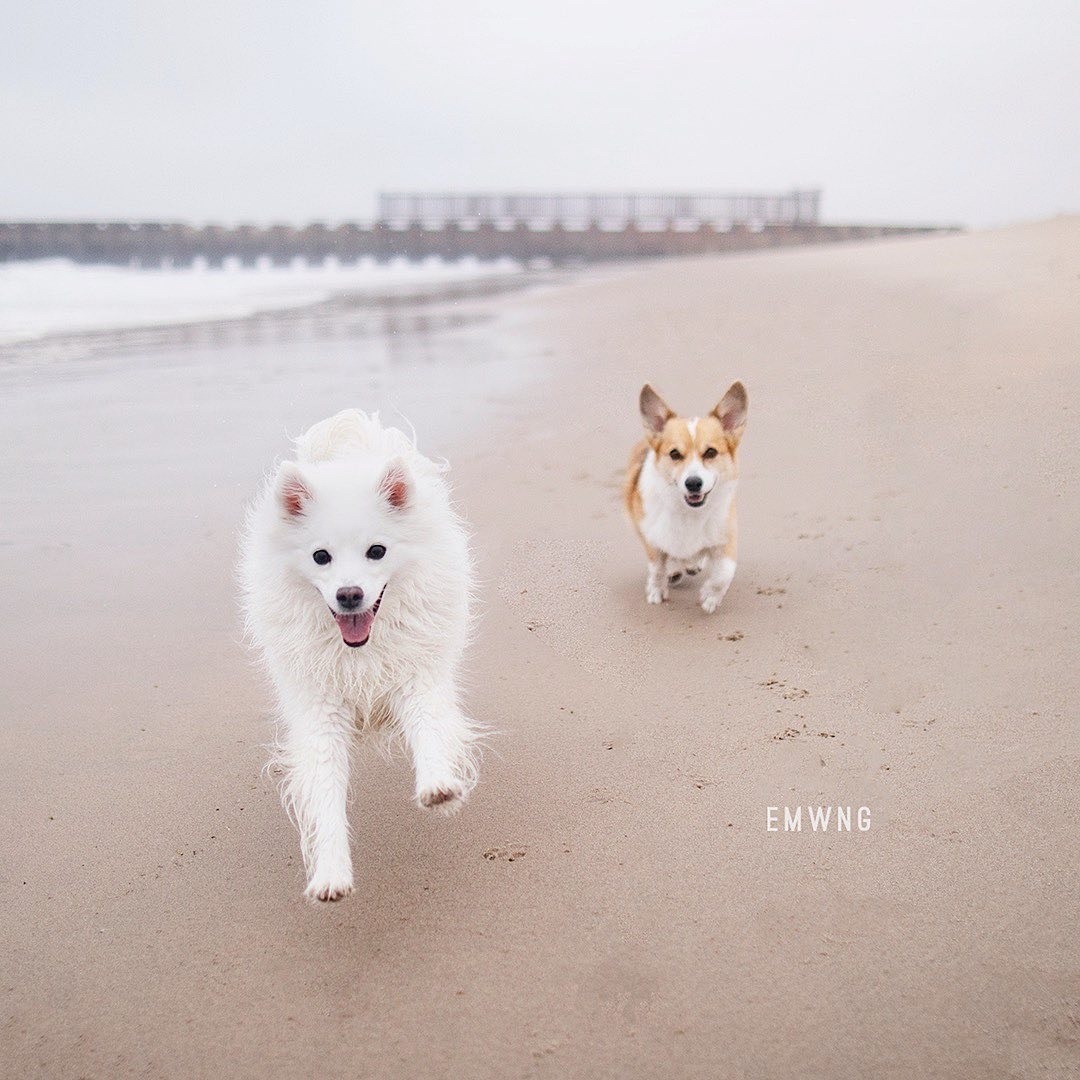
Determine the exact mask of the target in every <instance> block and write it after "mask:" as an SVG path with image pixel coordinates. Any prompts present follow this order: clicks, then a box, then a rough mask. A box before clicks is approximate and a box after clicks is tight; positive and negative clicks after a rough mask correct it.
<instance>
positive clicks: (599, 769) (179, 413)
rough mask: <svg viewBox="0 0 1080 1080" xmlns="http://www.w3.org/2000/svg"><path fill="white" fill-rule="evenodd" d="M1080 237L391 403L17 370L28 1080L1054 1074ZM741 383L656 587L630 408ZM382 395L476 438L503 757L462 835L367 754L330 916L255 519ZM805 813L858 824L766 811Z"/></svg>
mask: <svg viewBox="0 0 1080 1080" xmlns="http://www.w3.org/2000/svg"><path fill="white" fill-rule="evenodd" d="M1078 253H1080V222H1078V221H1077V220H1073V219H1066V220H1058V221H1053V222H1049V223H1044V224H1038V225H1032V226H1023V227H1016V228H1011V229H1005V230H1001V231H997V232H986V233H980V234H972V235H967V236H955V237H941V238H932V239H918V240H907V241H894V242H887V243H878V244H874V245H864V246H850V247H837V248H829V249H825V248H818V249H808V250H802V251H793V252H772V253H764V254H755V255H747V256H738V257H729V258H709V259H702V260H694V261H684V262H672V263H666V264H657V265H651V266H645V267H641V268H638V269H634V270H632V271H629V272H625V273H620V274H618V275H616V276H613V277H611V278H609V279H607V280H599V281H591V282H586V283H579V284H576V285H568V286H565V287H557V288H553V289H546V290H543V291H541V292H537V293H533V294H527V295H524V296H522V295H518V296H515V297H513V298H506V299H504V300H502V301H501V302H497V303H496V305H495V312H496V318H495V321H494V323H492V324H491V325H490V326H489V327H488V328H487V329H475V328H474V329H473V330H471V331H470V332H469V334H467V335H466V336H465V337H461V336H458V337H456V338H455V337H454V336H453V333H454V332H450V335H449V336H446V335H444V336H443V337H442V338H439V337H438V335H435V337H429V338H422V340H423V341H425V342H426V344H424V345H423V347H417V346H413V347H412V348H413V351H412V353H410V355H409V357H408V358H407V360H408V362H407V363H406V362H405V361H402V363H401V364H398V365H397V366H395V365H396V364H397V361H396V360H395V359H394V356H392V355H391V356H389V359H387V357H386V356H384V357H383V358H382V362H381V366H379V365H376V368H377V371H376V374H375V376H373V377H372V378H373V380H374V381H372V379H368V380H367V381H364V379H365V378H366V376H364V377H363V378H362V377H361V373H358V372H357V371H355V370H354V366H355V360H354V357H355V355H356V351H355V347H354V345H355V343H351V342H350V341H349V340H347V337H346V338H345V339H343V340H341V341H337V342H334V341H330V342H328V341H326V340H321V341H309V340H307V339H306V338H305V337H304V336H303V335H300V337H299V339H295V338H293V339H288V340H284V341H283V342H279V343H277V344H275V343H269V344H268V345H264V347H263V348H262V349H261V351H258V352H257V353H255V354H253V353H251V352H250V351H248V352H246V353H245V352H243V350H237V349H233V348H232V347H231V346H230V345H228V344H225V345H221V344H220V343H218V344H215V343H213V342H211V343H210V344H207V343H205V342H204V343H202V344H200V345H197V346H189V347H185V348H177V349H176V350H174V352H172V353H169V354H166V355H161V354H152V355H149V356H147V357H141V356H136V357H130V358H128V359H127V360H123V359H121V360H119V361H114V360H109V361H108V362H106V361H101V360H93V361H87V362H83V363H81V364H80V363H72V362H66V363H57V364H54V365H51V366H49V367H47V368H45V369H40V370H39V369H38V368H33V369H28V370H25V371H16V372H14V373H13V372H12V371H11V370H7V371H5V372H4V374H3V380H4V401H5V402H6V404H4V405H3V406H2V410H3V418H4V422H5V430H6V431H12V432H14V435H13V436H11V437H9V436H5V442H7V443H8V444H9V451H10V450H11V444H12V442H13V443H14V450H13V451H12V452H11V454H10V455H9V457H8V461H7V465H6V467H5V476H4V479H3V481H2V484H3V491H4V493H5V502H6V509H5V512H4V518H3V520H2V522H0V545H2V546H0V584H2V585H3V589H4V596H5V611H4V618H3V624H2V627H0V647H2V649H3V655H4V658H5V662H4V670H3V685H2V693H3V698H2V704H3V721H2V722H3V730H4V736H5V739H4V744H5V750H4V755H5V781H4V784H3V793H2V800H0V809H2V812H3V816H4V821H5V824H6V827H5V830H4V835H3V848H2V851H0V854H2V863H0V866H2V872H0V873H2V881H0V889H2V905H3V907H2V923H3V926H2V933H3V938H4V941H3V945H4V965H3V983H2V987H3V994H4V1009H3V1027H2V1049H3V1056H4V1059H5V1072H6V1073H7V1074H8V1075H12V1076H28V1075H38V1074H41V1075H49V1076H71V1077H99V1076H100V1077H115V1076H127V1075H139V1076H177V1077H180V1076H185V1077H186V1076H226V1075H228V1076H237V1077H247V1076H270V1075H280V1076H297V1077H305V1076H314V1075H319V1076H343V1077H344V1076H349V1077H357V1076H379V1077H399V1076H400V1077H405V1076H426V1077H467V1078H477V1077H493V1078H494V1077H499V1078H505V1077H553V1078H556V1077H558V1078H561V1077H651V1076H656V1077H712V1078H721V1077H747V1078H758V1077H785V1076H800V1077H843V1078H848V1077H851V1078H855V1077H869V1076H872V1077H876V1078H893V1077H896V1078H899V1077H915V1076H940V1077H1029V1076H1030V1077H1035V1076H1051V1077H1058V1076H1064V1075H1072V1074H1074V1073H1075V1072H1076V1070H1077V1069H1080V931H1078V914H1080V912H1078V893H1080V890H1078V887H1077V866H1078V862H1080V859H1078V855H1080V850H1078V839H1077V811H1078V808H1080V800H1078V791H1080V772H1078V756H1080V755H1078V751H1077V745H1076V738H1075V730H1076V702H1077V697H1078V690H1080V675H1078V673H1077V668H1076V654H1077V633H1076V629H1077V620H1078V610H1077V606H1078V605H1077V600H1078V591H1080V590H1078V588H1077V585H1078V582H1077V576H1078V567H1080V559H1078V558H1077V556H1076V545H1077V537H1078V536H1080V499H1078V497H1077V484H1076V476H1077V469H1076V462H1077V460H1078V459H1080V425H1078V422H1077V421H1078V412H1080V359H1078V357H1080V351H1078V342H1080V305H1078V303H1077V299H1078V291H1080V255H1078ZM394 340H396V341H398V342H400V341H402V340H404V339H403V338H400V337H399V338H396V339H394ZM455 350H457V351H456V352H455ZM477 350H479V354H480V359H479V360H478V361H477V362H476V366H470V364H471V360H470V359H469V357H470V356H472V355H473V354H474V353H475V352H476V351H477ZM485 350H487V351H486V352H485ZM508 350H517V353H516V354H515V357H513V358H511V359H510V360H507V358H506V353H507V351H508ZM391 351H392V350H391ZM253 355H255V356H257V357H259V358H260V359H259V360H258V363H255V362H254V361H253V360H252V359H251V357H252V356H253ZM311 356H317V357H319V358H320V359H319V360H318V362H317V363H316V362H315V361H310V362H309V361H306V360H305V359H304V358H305V357H311ZM245 357H246V359H244V358H245ZM424 363H426V364H427V367H426V368H424V369H423V370H424V371H425V375H424V378H422V379H417V378H416V371H417V364H424ZM305 364H307V366H305ZM245 365H246V366H245ZM260 365H262V366H260ZM351 365H352V366H351ZM297 371H299V372H300V376H297V375H296V372H297ZM395 372H397V374H395ZM380 373H381V374H380ZM369 374H370V373H369ZM328 375H329V377H328ZM735 377H741V378H743V379H744V380H745V381H746V383H747V385H748V387H749V390H750V396H751V409H750V424H749V428H748V433H747V436H746V440H745V443H744V448H743V458H742V466H743V481H742V488H741V493H740V521H741V562H740V566H739V572H738V575H737V576H736V580H735V584H734V586H733V587H732V590H731V592H730V593H729V595H728V598H727V600H726V602H725V604H724V606H723V608H722V609H721V612H720V613H719V614H718V615H716V616H713V617H706V616H704V615H702V614H701V613H700V612H699V611H698V609H697V608H696V607H695V605H694V603H693V596H692V593H690V592H689V591H687V590H677V591H676V593H675V596H674V598H673V600H672V602H671V603H669V604H667V605H665V606H664V607H663V608H662V609H657V608H651V607H647V606H646V605H645V603H644V600H643V597H642V574H643V561H642V558H641V555H640V553H639V550H638V547H637V544H636V542H635V540H634V538H633V536H632V534H631V532H630V529H629V527H628V526H627V524H626V523H625V522H624V521H623V519H622V514H621V508H620V505H619V497H618V484H619V480H620V476H621V469H622V464H623V461H624V458H625V454H626V451H627V449H628V448H629V446H630V445H631V443H632V442H633V441H634V439H635V438H637V436H638V423H637V419H636V417H635V412H634V402H635V396H636V392H637V389H638V387H639V385H640V384H641V382H642V381H643V380H644V379H646V378H648V379H651V380H653V381H654V382H655V383H656V384H657V385H658V386H659V387H660V388H661V389H662V390H663V391H664V393H665V394H666V395H667V396H668V398H669V400H670V401H671V402H672V403H673V404H675V405H676V406H677V407H679V408H681V409H684V410H687V411H690V410H700V409H704V408H707V407H709V406H710V405H711V404H712V403H713V402H714V401H715V399H716V398H717V397H718V396H719V395H720V394H721V393H722V392H723V390H724V388H725V387H726V386H727V385H728V383H729V382H730V381H731V380H732V379H733V378H735ZM395 379H396V380H397V382H395ZM435 380H438V381H437V382H436V381H435ZM371 387H375V392H376V394H377V396H380V397H385V396H387V395H388V392H389V391H393V393H390V394H389V396H393V397H395V399H396V400H401V401H403V402H404V403H405V404H407V405H410V406H411V407H412V409H413V411H415V412H416V413H417V414H419V419H420V421H421V423H420V426H421V429H422V432H421V433H422V436H423V435H425V434H427V436H428V437H427V438H426V439H422V441H423V442H425V444H426V445H428V446H431V445H432V443H433V441H434V445H435V446H436V447H437V448H438V449H441V450H445V451H446V452H448V453H449V454H450V455H451V456H452V458H453V461H454V465H455V470H454V476H455V481H456V485H457V490H458V493H459V496H460V499H461V501H462V503H463V504H464V507H465V509H466V510H467V513H468V514H469V516H470V518H471V520H472V521H473V523H474V525H475V528H476V550H477V554H478V556H479V561H480V569H481V573H482V576H483V579H484V587H483V618H482V622H481V625H480V631H479V635H478V640H477V642H476V645H475V648H474V649H473V651H472V654H471V680H470V682H471V688H470V691H469V703H470V706H471V708H472V710H473V711H474V712H475V714H476V715H477V716H479V717H482V718H483V719H485V720H487V721H488V722H490V723H491V724H493V725H495V726H496V727H498V728H499V729H500V730H501V732H502V734H501V735H500V736H499V737H498V738H497V740H495V743H494V750H493V752H492V753H491V754H490V755H489V757H488V759H487V761H486V764H485V769H484V775H483V780H482V784H481V786H480V788H479V789H478V791H477V793H476V795H475V797H474V800H473V802H472V803H471V804H470V805H469V806H468V808H467V809H466V811H465V812H464V813H463V814H462V815H460V816H459V817H458V818H456V819H455V820H453V821H450V822H445V821H442V820H429V819H427V818H425V817H424V816H423V815H422V814H420V813H419V812H417V811H415V810H413V809H412V808H411V807H410V805H409V802H408V796H409V783H408V774H407V770H406V768H405V766H404V764H402V763H400V762H399V763H396V764H394V765H390V766H387V765H385V764H383V763H381V762H379V761H371V762H368V763H367V764H366V765H365V766H364V769H363V771H362V773H361V775H360V777H359V779H358V782H357V785H356V788H357V790H356V797H355V800H354V805H353V808H352V820H353V822H354V824H355V826H356V833H357V837H356V842H355V850H356V857H357V866H358V879H359V881H358V889H357V891H356V893H355V894H354V895H353V897H352V898H351V899H350V900H349V901H347V902H346V903H343V904H339V905H336V906H332V907H326V908H313V907H310V906H308V905H306V904H305V903H304V902H303V901H302V900H301V896H300V890H301V885H302V882H301V876H300V874H301V871H300V867H299V863H298V857H297V842H296V837H295V835H294V832H293V829H292V827H291V825H290V824H289V823H288V822H287V821H286V819H285V816H284V814H283V813H282V811H281V809H280V807H279V806H278V803H277V800H276V797H275V794H274V791H273V789H272V787H271V786H270V785H269V784H268V783H267V782H265V781H263V780H262V779H261V778H260V776H259V769H260V766H261V764H262V762H263V757H264V754H263V750H262V745H261V744H262V743H263V742H264V741H265V740H266V737H267V720H266V710H267V696H266V693H265V689H264V687H263V685H262V683H261V682H260V680H259V679H258V677H257V676H256V674H255V673H254V672H253V670H252V669H251V667H250V664H249V661H248V659H247V658H246V656H245V655H244V653H243V651H242V649H241V648H240V646H239V645H238V644H237V633H236V617H235V613H234V608H233V596H232V591H231V586H230V575H231V573H232V563H233V558H234V536H233V533H234V529H235V525H236V522H237V520H238V516H239V513H240V507H241V503H242V499H243V497H244V496H245V495H246V493H247V492H248V491H250V490H251V488H252V486H253V485H254V482H255V477H256V476H257V475H258V470H259V468H260V467H261V465H262V464H264V463H265V462H266V461H267V460H268V459H269V458H270V457H271V456H272V455H273V454H274V453H276V452H280V451H281V450H282V449H283V447H284V441H283V437H282V436H283V431H284V429H285V428H286V427H289V428H290V429H291V430H293V431H296V430H297V429H298V428H299V427H300V426H301V425H302V424H304V423H306V422H308V421H310V420H312V419H315V418H316V417H317V416H319V415H321V414H322V413H323V412H324V411H329V409H330V408H333V407H336V406H337V405H345V404H352V403H358V404H366V403H367V402H366V401H365V400H360V401H357V399H356V395H360V394H363V393H368V392H370V391H371ZM223 402H224V404H222V403H223ZM425 424H427V425H428V427H429V428H430V429H432V430H433V431H434V433H433V434H429V433H428V432H425V431H424V426H425ZM807 804H810V805H816V804H823V805H830V806H835V805H837V804H839V805H845V806H846V805H853V806H856V807H858V806H860V805H866V806H868V807H870V808H871V814H872V818H871V821H872V824H871V828H870V830H869V831H868V832H865V833H858V832H853V833H851V834H837V833H835V832H830V833H829V834H828V835H820V834H817V835H814V834H811V833H809V832H806V831H804V832H802V833H800V834H786V835H785V834H784V833H768V832H767V831H766V807H767V806H770V805H780V806H783V805H789V806H795V805H802V806H806V805H807Z"/></svg>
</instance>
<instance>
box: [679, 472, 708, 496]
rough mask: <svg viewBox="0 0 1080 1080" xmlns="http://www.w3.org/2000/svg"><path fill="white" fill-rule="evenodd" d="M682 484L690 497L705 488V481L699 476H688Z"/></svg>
mask: <svg viewBox="0 0 1080 1080" xmlns="http://www.w3.org/2000/svg"><path fill="white" fill-rule="evenodd" d="M683 483H684V484H686V490H687V491H689V492H690V494H691V495H696V494H697V493H698V492H699V491H700V490H701V489H702V488H703V487H704V486H705V481H704V480H702V479H701V477H700V476H688V477H687V478H686V479H685V480H684V481H683Z"/></svg>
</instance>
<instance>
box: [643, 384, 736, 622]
mask: <svg viewBox="0 0 1080 1080" xmlns="http://www.w3.org/2000/svg"><path fill="white" fill-rule="evenodd" d="M748 406H749V399H748V397H747V394H746V387H744V386H743V384H742V383H741V382H734V383H732V384H731V386H730V387H729V388H728V391H727V393H726V394H725V395H724V396H723V397H722V398H721V399H720V403H719V404H718V405H717V406H716V408H715V409H713V411H712V412H711V413H709V415H708V416H705V417H700V418H699V417H694V418H693V419H684V418H683V417H681V416H676V415H675V413H674V412H673V411H672V410H671V409H670V408H668V406H667V404H666V403H665V402H664V399H663V398H661V397H660V395H659V394H658V393H657V392H656V391H655V390H654V389H653V388H652V387H651V386H650V385H649V384H648V383H646V384H645V385H644V386H643V387H642V389H641V397H640V400H639V407H640V409H641V419H642V420H643V422H644V424H645V431H646V437H645V438H644V439H643V440H642V441H641V442H640V443H638V445H637V446H635V447H634V450H633V452H632V453H631V455H630V463H629V466H628V467H627V471H626V483H625V485H624V489H623V496H624V501H625V503H626V511H627V513H628V514H629V516H630V520H631V521H632V522H633V524H634V528H635V529H636V530H637V533H638V536H639V537H640V538H641V542H642V544H643V545H644V546H645V555H646V557H647V558H648V560H649V566H648V571H647V574H646V578H645V599H646V600H647V601H648V602H649V603H650V604H661V603H663V602H664V601H665V600H667V598H668V589H669V587H670V586H671V585H675V584H677V583H678V582H679V581H681V580H682V579H683V576H684V575H687V576H690V577H693V576H695V575H697V574H698V573H701V574H703V575H704V577H703V578H702V584H701V591H700V594H699V600H700V602H701V607H702V609H703V610H704V611H705V612H706V613H707V614H710V615H711V614H712V613H713V612H714V611H716V609H717V608H718V607H719V606H720V602H721V601H722V600H723V599H724V594H725V593H726V592H727V591H728V587H729V586H730V585H731V581H732V579H733V578H734V577H735V563H736V539H737V537H736V526H735V488H736V486H737V484H738V478H739V470H738V464H737V452H738V449H739V441H740V440H741V439H742V435H743V431H744V429H745V427H746V413H747V408H748Z"/></svg>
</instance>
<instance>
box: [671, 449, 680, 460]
mask: <svg viewBox="0 0 1080 1080" xmlns="http://www.w3.org/2000/svg"><path fill="white" fill-rule="evenodd" d="M670 457H671V460H672V461H682V454H680V453H679V451H678V450H672V451H671V454H670Z"/></svg>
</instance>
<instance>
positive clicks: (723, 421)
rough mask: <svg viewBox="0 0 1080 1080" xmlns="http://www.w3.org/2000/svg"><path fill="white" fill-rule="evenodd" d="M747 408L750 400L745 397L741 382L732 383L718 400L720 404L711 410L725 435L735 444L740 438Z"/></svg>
mask: <svg viewBox="0 0 1080 1080" xmlns="http://www.w3.org/2000/svg"><path fill="white" fill-rule="evenodd" d="M749 407H750V398H749V397H748V396H747V393H746V387H745V386H743V384H742V383H741V382H733V383H732V384H731V385H730V386H729V387H728V392H727V393H726V394H725V395H724V396H723V397H722V398H721V399H720V404H719V405H717V406H716V408H715V409H713V416H715V417H716V419H717V420H719V421H720V426H721V427H722V428H723V429H724V432H725V434H727V435H730V436H731V438H732V439H734V440H735V442H738V441H739V440H740V439H741V438H742V433H743V429H744V428H745V427H746V411H747V409H748V408H749Z"/></svg>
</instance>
